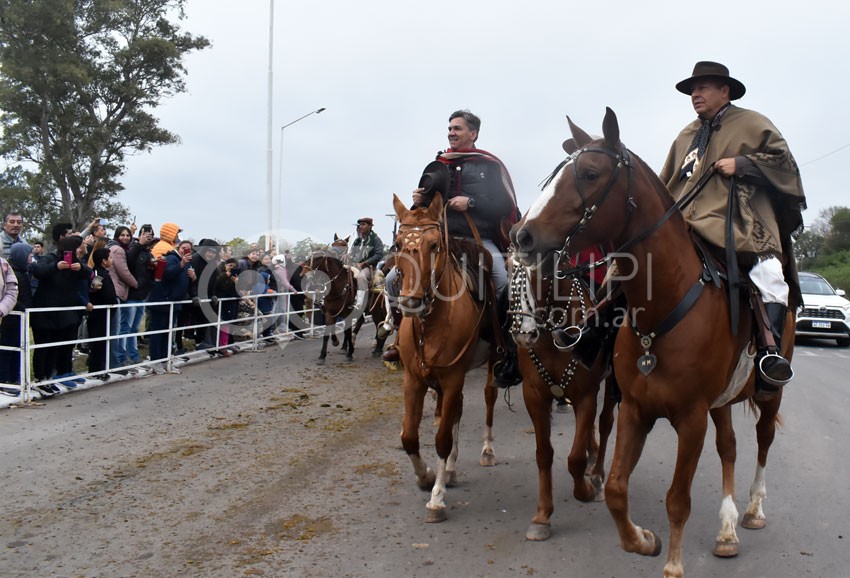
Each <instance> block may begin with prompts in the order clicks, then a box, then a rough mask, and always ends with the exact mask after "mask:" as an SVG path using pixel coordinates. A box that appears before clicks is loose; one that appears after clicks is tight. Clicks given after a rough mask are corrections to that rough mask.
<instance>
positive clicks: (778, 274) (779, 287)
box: [750, 257, 788, 306]
mask: <svg viewBox="0 0 850 578" xmlns="http://www.w3.org/2000/svg"><path fill="white" fill-rule="evenodd" d="M750 280H751V281H752V282H753V284H754V285H755V286H756V287H757V288H758V290H759V293H761V298H762V301H764V302H765V303H782V304H783V305H785V306H787V305H788V283H786V282H785V276H784V275H783V274H782V262H781V261H780V260H779V259H777V258H776V257H768V258H767V259H765V260H763V261H759V262H758V263H756V264H755V266H753V268H752V269H750Z"/></svg>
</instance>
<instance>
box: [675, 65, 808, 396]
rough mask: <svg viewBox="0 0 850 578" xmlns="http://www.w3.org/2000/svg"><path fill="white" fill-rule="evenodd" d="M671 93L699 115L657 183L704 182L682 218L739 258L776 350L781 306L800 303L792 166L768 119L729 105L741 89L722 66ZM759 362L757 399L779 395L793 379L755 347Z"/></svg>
mask: <svg viewBox="0 0 850 578" xmlns="http://www.w3.org/2000/svg"><path fill="white" fill-rule="evenodd" d="M676 89H677V90H678V91H679V92H682V93H684V94H688V95H690V97H691V104H692V105H693V107H694V110H695V111H696V113H697V116H698V118H697V120H695V121H693V122H692V123H690V124H689V125H688V126H686V127H685V128H684V129H683V130H682V132H680V133H679V136H678V137H676V140H675V141H674V142H673V145H672V146H671V148H670V152H669V154H668V155H667V160H666V162H665V163H664V168H663V169H662V170H661V175H660V176H661V180H662V181H664V183H665V184H666V185H667V188H668V189H669V190H670V192H671V193H672V195H673V197H674V198H676V199H678V198H680V197H681V196H682V195H683V194H685V193H686V192H689V191H692V190H694V189H695V187H697V186H698V184H699V183H702V182H703V181H705V186H704V187H703V188H702V189H701V191H700V192H699V195H698V196H697V197H696V199H695V200H694V201H693V202H691V203H690V204H689V205H687V206H686V207H685V208H684V209H683V214H684V216H685V218H686V219H687V221H688V223H689V224H690V225H691V226H692V227H693V228H694V229H695V230H696V231H697V232H698V233H699V234H700V236H702V237H703V238H704V239H705V240H706V241H708V242H709V243H711V244H712V245H714V246H715V247H716V248H717V250H718V251H719V252H720V253H721V254H722V252H723V251H724V250H725V249H726V247H727V246H728V247H729V250H730V252H731V251H734V253H735V254H736V255H737V261H738V262H739V263H740V264H741V266H742V268H743V269H744V270H745V271H748V274H749V277H750V279H751V280H752V282H753V284H754V285H755V286H756V287H757V288H758V289H759V293H760V294H761V298H762V300H763V302H764V305H765V310H766V312H767V317H768V318H769V321H770V325H771V333H772V334H773V337H774V340H775V341H776V343H777V345H778V344H779V343H780V341H781V338H782V333H783V328H784V327H785V322H786V313H787V308H788V307H789V305H790V306H791V307H794V308H796V306H797V305H798V304H799V303H800V301H801V299H800V293H799V287H798V284H797V274H796V269H795V264H794V256H793V252H792V246H791V239H790V236H791V233H792V232H793V231H794V230H796V229H797V228H799V227H800V226H802V224H803V218H802V214H801V211H802V210H803V209H804V208H805V207H806V198H805V195H804V193H803V184H802V181H801V179H800V171H799V169H798V167H797V163H796V161H795V160H794V157H793V156H792V155H791V151H790V150H789V148H788V143H786V142H785V139H784V138H783V137H782V134H781V133H780V132H779V130H778V129H777V128H776V127H775V126H774V125H773V123H772V122H771V121H770V120H769V119H768V118H766V117H765V116H764V115H761V114H759V113H757V112H754V111H752V110H746V109H743V108H739V107H737V106H735V105H733V104H732V101H733V100H737V99H739V98H741V97H742V96H744V94H745V92H746V88H745V87H744V85H743V83H742V82H741V81H739V80H737V79H735V78H733V77H732V76H731V75H730V74H729V69H728V68H727V67H726V66H724V65H723V64H720V63H718V62H711V61H701V62H697V63H696V65H695V66H694V69H693V73H692V74H691V76H689V77H688V78H686V79H684V80H682V81H681V82H679V83H678V84H676ZM712 171H713V172H712ZM730 187H731V191H730ZM730 203H731V209H730ZM730 210H731V219H728V218H727V211H730ZM727 225H728V227H727ZM735 265H736V264H735V263H728V264H727V266H730V267H734V266H735ZM757 363H758V366H759V368H760V371H759V372H758V373H757V376H758V379H757V386H758V388H759V390H760V392H761V393H760V395H763V396H769V395H772V394H773V393H775V392H778V390H779V388H780V387H781V386H783V385H785V383H787V382H788V381H789V380H790V379H791V378H792V377H793V371H792V370H791V365H790V364H789V363H788V361H787V360H786V359H784V358H782V357H780V356H779V355H778V352H777V350H776V349H772V350H768V349H767V348H766V347H765V346H763V345H760V347H759V353H758V358H757Z"/></svg>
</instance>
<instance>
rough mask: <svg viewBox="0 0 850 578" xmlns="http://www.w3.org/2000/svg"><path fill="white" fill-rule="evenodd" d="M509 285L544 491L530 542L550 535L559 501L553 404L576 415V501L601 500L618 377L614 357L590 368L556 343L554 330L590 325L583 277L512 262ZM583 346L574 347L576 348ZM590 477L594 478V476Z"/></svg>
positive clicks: (572, 459)
mask: <svg viewBox="0 0 850 578" xmlns="http://www.w3.org/2000/svg"><path fill="white" fill-rule="evenodd" d="M512 261H513V262H512V272H511V284H510V295H511V305H510V312H509V313H510V315H511V316H512V323H511V335H512V336H513V339H514V341H515V342H516V343H517V345H518V346H519V347H518V350H517V355H518V358H519V364H520V372H521V373H522V376H523V381H522V395H523V399H524V400H525V407H526V410H527V411H528V415H529V417H530V418H531V421H532V423H533V424H534V437H535V441H536V443H537V454H536V455H537V471H538V479H539V492H538V498H537V513H536V514H535V516H534V518H532V520H531V525H530V526H529V527H528V530H527V531H526V534H525V536H526V538H527V539H529V540H546V539H548V538H549V537H550V536H551V520H550V518H551V516H552V512H554V509H555V508H554V503H553V499H552V463H553V456H554V450H553V448H552V440H551V433H552V401H553V400H554V399H566V400H569V402H570V403H571V404H572V406H573V412H574V413H575V420H576V424H575V436H574V437H573V445H572V449H571V450H570V454H569V457H568V458H567V468H568V470H569V472H570V475H571V476H572V477H573V496H574V497H575V498H576V499H577V500H580V501H582V502H591V501H602V500H603V499H604V495H603V491H602V483H603V482H604V480H605V450H606V447H607V445H608V436H609V435H610V434H611V428H612V427H613V424H614V405H615V403H616V401H615V399H614V392H613V387H614V384H613V379H614V378H613V375H611V372H610V364H609V356H608V353H607V352H605V351H603V350H601V349H599V350H596V352H595V355H590V357H591V358H592V359H591V360H586V362H587V363H588V364H589V365H590V367H588V366H587V365H586V364H583V363H580V362H579V359H578V357H577V356H574V355H573V354H572V353H571V352H567V351H564V350H562V349H561V348H562V347H563V345H562V344H560V343H559V344H558V345H556V341H555V340H553V337H552V332H553V330H556V329H561V330H568V329H570V328H574V327H578V324H580V323H583V322H584V321H585V320H586V319H587V315H588V311H589V310H590V308H591V307H592V305H593V303H592V301H591V299H590V288H589V287H588V286H587V284H586V283H585V282H584V281H583V280H581V279H579V278H578V277H563V278H558V276H557V275H556V274H555V272H553V273H552V274H550V275H541V274H540V273H541V272H540V271H539V270H531V269H530V268H529V267H524V266H523V265H521V264H520V263H518V262H516V261H515V260H512ZM577 344H578V343H577V342H576V343H573V344H571V345H572V347H569V349H572V348H573V347H574V346H575V345H577ZM606 372H607V373H608V374H609V376H608V381H607V383H608V387H607V388H606V395H605V399H604V403H603V407H602V412H601V413H600V416H599V441H598V442H597V441H596V433H595V421H596V407H597V398H598V395H599V384H600V381H601V380H602V379H603V378H604V374H605V373H606ZM588 474H589V477H588Z"/></svg>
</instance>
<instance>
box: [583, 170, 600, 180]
mask: <svg viewBox="0 0 850 578" xmlns="http://www.w3.org/2000/svg"><path fill="white" fill-rule="evenodd" d="M581 178H582V180H584V181H586V182H588V183H592V182H593V181H595V180H596V179H598V178H599V173H597V172H596V171H594V170H592V169H587V170H586V171H584V172H583V173H582V175H581Z"/></svg>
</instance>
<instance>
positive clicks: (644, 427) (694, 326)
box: [511, 109, 796, 578]
mask: <svg viewBox="0 0 850 578" xmlns="http://www.w3.org/2000/svg"><path fill="white" fill-rule="evenodd" d="M570 128H571V131H572V134H573V138H574V139H575V140H576V143H577V144H578V145H579V146H580V147H581V149H580V150H579V151H578V152H577V153H576V154H575V155H572V156H570V157H569V158H568V159H567V160H566V161H565V162H564V163H562V165H561V166H560V167H559V169H557V171H556V173H555V174H554V175H553V178H552V180H551V182H550V183H549V185H547V186H546V187H545V189H544V191H543V194H542V195H541V196H540V197H539V198H538V199H537V200H536V201H535V202H534V204H533V205H532V207H531V208H530V209H529V211H528V213H527V214H526V216H525V218H523V219H522V220H521V221H520V222H519V223H518V224H517V225H516V226H515V227H514V228H513V230H512V231H511V237H512V241H513V242H514V244H515V246H516V247H517V250H518V252H519V253H518V256H519V258H520V260H521V262H523V264H525V265H527V266H529V267H542V266H551V265H552V263H553V261H554V262H555V263H557V262H559V261H560V260H561V259H562V258H564V257H567V258H568V255H569V254H570V253H576V252H578V251H579V250H581V249H582V248H583V247H587V246H589V245H595V244H603V245H604V244H613V246H614V247H618V249H617V250H616V251H615V253H614V260H615V263H616V265H617V268H618V270H619V275H620V278H621V283H622V285H623V289H624V292H625V295H626V299H627V301H628V309H629V314H628V315H627V316H625V320H624V322H623V324H622V326H621V327H620V330H619V333H618V335H617V341H616V346H615V356H614V371H615V373H616V376H617V381H618V382H619V384H620V388H621V390H622V404H621V406H620V409H619V417H618V424H617V436H616V444H615V449H614V458H613V463H612V466H611V472H610V474H609V477H608V481H607V483H606V485H605V498H606V502H607V504H608V508H609V510H610V512H611V515H612V517H613V518H614V521H615V523H616V525H617V530H618V532H619V536H620V542H621V545H622V547H623V548H624V549H625V550H626V551H628V552H636V553H639V554H643V555H649V556H657V555H658V554H660V552H661V541H660V540H659V538H658V536H657V535H656V534H655V533H654V532H652V531H650V530H648V529H644V528H642V527H640V526H638V525H637V524H635V523H634V522H633V521H632V520H631V518H630V516H629V478H630V476H631V474H632V471H633V470H634V467H635V465H636V464H637V462H638V460H639V459H640V455H641V451H642V449H643V447H644V443H645V442H646V439H647V435H648V434H649V432H650V430H651V429H652V427H653V425H654V423H655V421H656V420H658V419H660V418H661V419H668V420H669V421H670V423H671V424H672V426H673V428H674V429H675V430H676V433H677V436H678V450H677V456H676V466H675V470H674V473H673V479H672V481H671V484H670V489H669V491H668V492H667V516H668V519H669V524H670V545H669V552H668V556H667V562H666V564H665V566H664V576H665V577H668V578H673V577H675V578H681V577H682V576H683V575H684V564H683V562H682V541H683V535H684V527H685V523H686V522H687V520H688V517H689V515H690V511H691V485H692V482H693V478H694V473H695V471H696V468H697V463H698V461H699V457H700V453H701V451H702V448H703V444H704V441H705V435H706V431H707V425H708V423H707V422H708V417H709V415H710V416H711V418H712V420H713V421H714V424H715V427H716V430H717V439H716V444H717V451H718V453H719V455H720V461H721V464H722V471H723V499H722V503H721V507H720V518H721V529H720V532H719V534H718V536H717V541H716V545H715V554H716V555H718V556H734V555H736V554H737V553H738V536H737V533H736V531H735V528H736V525H737V520H738V510H737V508H736V506H735V485H734V484H735V476H734V466H735V457H736V448H735V432H734V431H733V429H732V413H731V406H732V404H734V403H736V402H740V401H749V403H750V406H751V407H753V408H758V412H759V418H758V421H757V423H756V433H757V439H758V465H757V467H756V475H755V479H754V481H753V484H752V486H751V487H750V499H749V505H748V507H747V510H746V514H745V516H744V521H743V525H744V527H747V528H761V527H763V526H764V524H765V516H764V511H763V509H762V506H763V500H764V497H765V495H766V491H765V478H764V474H765V467H766V462H767V453H768V450H769V448H770V445H771V443H772V442H773V438H774V435H775V428H776V424H777V422H778V420H779V406H780V403H781V399H782V394H781V390H780V392H779V394H777V395H774V396H762V395H756V392H755V385H754V382H755V380H754V377H753V361H752V360H753V357H754V355H755V350H754V349H755V348H754V347H753V320H752V315H751V313H750V311H749V309H748V307H747V300H746V299H742V300H740V303H741V305H740V311H739V312H738V313H739V317H738V318H739V319H740V320H741V323H740V326H739V327H738V328H737V335H735V334H734V332H733V331H732V328H731V326H730V322H729V319H730V305H729V299H728V298H727V294H726V292H725V289H724V287H722V286H718V285H719V283H718V284H715V283H714V282H713V281H710V282H705V279H706V277H705V276H704V272H705V271H706V268H705V267H704V265H703V260H702V259H701V258H700V255H699V254H698V250H697V248H696V246H695V244H694V243H693V242H692V239H691V236H690V232H689V230H688V227H687V225H686V223H685V220H684V218H683V217H682V215H681V213H680V212H679V211H678V210H677V209H676V208H675V207H674V204H673V200H672V198H671V197H670V194H669V193H668V191H667V189H666V188H665V187H664V185H663V184H662V183H661V181H660V180H659V179H658V177H657V176H656V175H655V174H654V173H653V172H652V170H651V169H650V168H649V167H648V166H647V165H646V164H645V163H644V162H643V161H642V160H641V159H639V158H638V157H637V155H635V154H633V153H632V152H630V151H629V150H628V149H626V147H625V146H623V144H622V143H621V142H620V129H619V125H618V123H617V118H616V116H615V115H614V113H613V112H612V111H611V110H610V109H609V110H608V111H607V114H606V115H605V120H604V122H603V134H604V138H603V139H596V140H594V139H592V138H591V137H590V136H589V135H588V134H587V133H585V132H584V131H582V130H581V129H579V128H578V127H576V126H575V125H574V124H573V123H572V122H571V121H570ZM717 178H719V177H717ZM671 208H672V209H671ZM547 264H548V265H547ZM694 295H696V298H695V299H694V298H693V297H694ZM683 302H684V303H687V304H688V305H689V306H688V307H681V306H679V304H680V303H683ZM795 309H796V304H789V307H788V312H789V315H788V318H787V320H786V327H785V333H784V337H783V342H782V345H781V349H782V354H783V356H784V357H785V358H786V359H790V358H791V353H792V349H793V343H794V313H793V312H794V311H795ZM674 310H676V311H678V312H679V313H680V315H678V316H677V318H678V320H677V322H675V323H672V324H671V323H669V322H666V320H667V319H668V318H669V316H670V315H671V312H673V311H674ZM662 324H663V325H662ZM671 325H672V327H671ZM662 328H663V331H662ZM656 332H657V333H656Z"/></svg>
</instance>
